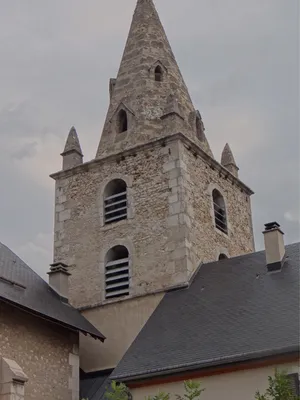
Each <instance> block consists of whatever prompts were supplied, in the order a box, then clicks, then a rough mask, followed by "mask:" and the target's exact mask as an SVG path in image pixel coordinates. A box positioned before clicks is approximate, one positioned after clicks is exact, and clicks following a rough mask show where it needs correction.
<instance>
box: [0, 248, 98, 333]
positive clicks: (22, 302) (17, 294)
mask: <svg viewBox="0 0 300 400" xmlns="http://www.w3.org/2000/svg"><path fill="white" fill-rule="evenodd" d="M0 301H6V302H9V303H11V304H13V305H15V306H18V307H20V308H22V309H24V310H25V311H29V312H31V313H34V314H36V315H38V316H41V317H43V318H46V319H48V320H51V321H53V322H55V323H59V324H61V325H64V326H65V327H66V328H68V329H72V330H76V331H80V332H83V333H86V334H90V335H92V336H93V337H95V338H98V339H101V340H104V339H105V337H104V336H103V335H102V333H100V332H99V331H98V330H97V329H96V328H95V327H94V326H93V325H92V324H91V323H90V322H88V321H87V320H86V319H85V318H84V317H83V316H82V315H81V314H80V312H79V311H78V310H76V309H75V308H73V307H71V306H70V305H69V304H66V303H64V302H62V301H61V300H60V297H59V295H58V294H57V293H56V292H55V291H54V290H53V289H51V288H50V286H49V285H48V284H47V283H46V282H45V281H44V280H43V279H42V278H41V277H40V276H39V275H37V274H36V273H35V272H34V271H33V270H32V269H31V268H29V267H28V265H26V264H25V263H24V262H23V261H22V260H21V259H20V258H19V257H18V256H16V255H15V254H14V253H13V252H12V251H11V250H10V249H9V248H8V247H6V246H4V245H3V244H1V243H0Z"/></svg>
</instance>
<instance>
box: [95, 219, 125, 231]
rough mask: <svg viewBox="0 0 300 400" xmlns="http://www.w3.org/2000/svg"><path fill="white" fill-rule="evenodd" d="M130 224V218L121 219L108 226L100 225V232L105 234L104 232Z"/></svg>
mask: <svg viewBox="0 0 300 400" xmlns="http://www.w3.org/2000/svg"><path fill="white" fill-rule="evenodd" d="M130 223H131V218H127V219H122V220H121V221H117V222H113V223H111V224H108V225H102V226H101V231H102V232H106V231H109V230H111V229H114V228H118V227H120V226H123V225H127V224H130Z"/></svg>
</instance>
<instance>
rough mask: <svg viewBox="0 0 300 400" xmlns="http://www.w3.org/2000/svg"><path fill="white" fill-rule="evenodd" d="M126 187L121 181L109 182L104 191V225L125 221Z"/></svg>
mask: <svg viewBox="0 0 300 400" xmlns="http://www.w3.org/2000/svg"><path fill="white" fill-rule="evenodd" d="M127 206H128V204H127V185H126V182H124V181H123V180H122V179H114V180H113V181H111V182H109V184H108V185H107V186H106V188H105V191H104V224H105V225H108V224H111V223H113V222H117V221H121V220H123V219H127Z"/></svg>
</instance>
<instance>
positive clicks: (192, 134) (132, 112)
mask: <svg viewBox="0 0 300 400" xmlns="http://www.w3.org/2000/svg"><path fill="white" fill-rule="evenodd" d="M109 89H110V90H109V92H110V105H109V109H108V113H107V117H106V121H105V124H104V129H103V133H102V137H101V141H100V145H99V148H98V151H97V155H96V158H99V157H103V156H106V155H108V154H113V153H118V152H120V151H124V150H126V149H129V148H132V147H134V146H137V145H140V144H145V143H147V142H150V141H152V140H155V139H157V138H160V137H162V136H169V135H172V134H175V133H178V132H181V133H182V134H184V135H186V136H188V137H189V138H190V139H192V140H193V141H195V142H196V143H197V144H198V145H199V146H200V147H202V149H203V150H204V151H205V152H208V153H209V155H211V156H212V154H211V152H210V149H209V145H208V143H207V140H206V137H205V135H204V134H203V137H202V138H201V140H199V139H198V138H197V128H196V124H197V114H196V110H195V108H194V106H193V103H192V100H191V97H190V95H189V92H188V89H187V87H186V85H185V83H184V80H183V78H182V75H181V73H180V70H179V67H178V65H177V62H176V59H175V57H174V54H173V51H172V49H171V46H170V44H169V41H168V39H167V36H166V34H165V31H164V28H163V26H162V24H161V21H160V19H159V16H158V13H157V11H156V9H155V6H154V4H153V1H152V0H138V2H137V5H136V9H135V12H134V15H133V19H132V23H131V27H130V31H129V35H128V38H127V42H126V45H125V50H124V53H123V57H122V60H121V64H120V68H119V72H118V75H117V78H116V79H111V80H110V85H109ZM170 99H172V105H171V104H170ZM170 106H174V107H175V106H176V107H175V108H176V112H172V113H170V112H169V109H170ZM128 110H129V111H128ZM166 110H167V113H166ZM173 111H174V110H173ZM124 112H125V113H126V118H127V119H126V127H127V129H126V130H125V129H120V126H121V125H122V123H121V124H120V121H119V120H120V119H121V117H122V118H124V115H125V114H124ZM208 149H209V150H208Z"/></svg>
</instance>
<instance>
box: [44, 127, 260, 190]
mask: <svg viewBox="0 0 300 400" xmlns="http://www.w3.org/2000/svg"><path fill="white" fill-rule="evenodd" d="M176 140H179V141H181V142H182V143H183V144H184V146H185V147H186V148H187V149H188V150H189V151H191V152H192V153H193V154H194V156H197V157H201V158H202V159H203V160H204V161H205V162H206V163H207V164H208V165H209V166H210V167H212V168H215V169H216V170H217V171H219V173H220V174H222V175H223V177H224V178H226V179H228V180H229V181H231V182H232V183H234V184H236V185H237V186H239V187H240V188H241V190H243V191H244V192H245V193H246V194H248V195H249V196H251V195H252V194H254V192H253V190H251V189H250V188H249V187H248V186H247V185H245V184H244V183H243V182H242V181H241V180H240V179H238V178H236V177H235V176H234V175H233V174H232V173H231V172H230V171H228V170H227V169H226V168H225V167H223V165H221V164H220V163H218V161H216V160H215V159H213V158H212V157H211V156H210V155H208V154H207V153H205V151H204V150H202V149H201V148H200V147H199V146H198V145H197V144H196V143H194V142H193V141H192V140H190V139H189V138H187V137H186V136H185V135H184V134H183V133H181V132H177V133H175V134H172V135H169V136H164V137H163V138H159V139H154V140H152V141H150V142H148V143H144V144H141V145H137V146H135V147H131V148H130V149H128V150H125V151H122V152H119V153H115V154H111V155H108V156H104V157H102V158H96V159H93V160H91V161H88V162H86V163H84V164H81V165H78V166H76V167H74V168H71V169H68V170H63V171H58V172H55V173H54V174H51V175H50V178H52V179H54V180H58V179H61V178H67V177H69V176H73V175H77V174H78V173H81V172H87V171H91V170H93V169H95V168H98V167H99V166H100V165H102V164H104V163H107V162H109V161H117V160H119V161H122V160H123V159H124V158H126V157H129V156H132V155H133V154H136V153H137V152H139V151H141V150H148V149H153V148H155V147H165V146H166V145H167V144H168V143H171V142H174V141H176Z"/></svg>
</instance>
